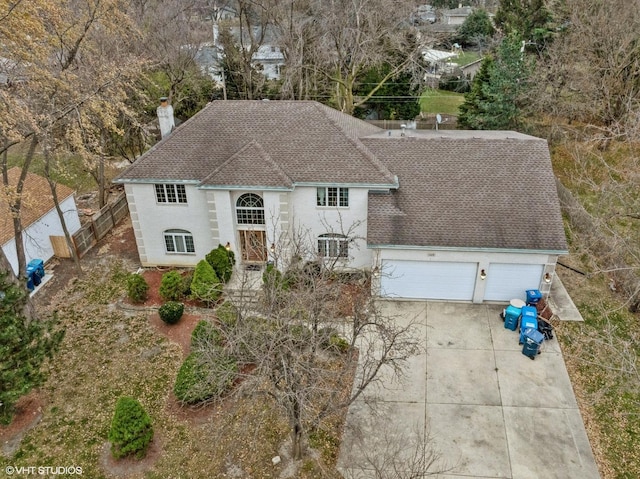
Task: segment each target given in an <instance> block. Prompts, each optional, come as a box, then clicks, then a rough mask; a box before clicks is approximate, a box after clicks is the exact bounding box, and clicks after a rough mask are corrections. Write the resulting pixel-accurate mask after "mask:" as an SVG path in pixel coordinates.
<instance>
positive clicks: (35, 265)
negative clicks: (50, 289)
mask: <svg viewBox="0 0 640 479" xmlns="http://www.w3.org/2000/svg"><path fill="white" fill-rule="evenodd" d="M29 271H34V272H35V273H36V274H37V275H38V276H39V277H40V279H42V278H44V261H42V260H41V259H39V258H35V259H32V260H31V261H29V264H27V274H29Z"/></svg>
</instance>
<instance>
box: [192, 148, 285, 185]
mask: <svg viewBox="0 0 640 479" xmlns="http://www.w3.org/2000/svg"><path fill="white" fill-rule="evenodd" d="M248 185H250V186H251V187H261V188H265V189H270V188H273V189H287V190H290V189H291V188H292V186H293V185H292V183H291V178H289V177H288V176H287V175H286V174H285V173H284V171H282V169H281V168H280V167H279V166H278V165H277V164H276V163H275V162H274V161H273V160H272V159H271V157H270V156H269V155H268V154H267V153H266V152H265V151H264V149H263V148H262V147H261V146H260V145H259V144H258V143H257V142H256V141H255V140H251V141H250V142H249V143H248V144H247V145H246V146H244V147H243V148H241V149H240V150H239V151H238V152H237V153H236V154H234V155H233V156H231V157H230V158H229V159H228V160H227V161H225V162H224V163H223V164H222V165H220V166H219V167H218V168H216V169H215V170H214V172H213V173H211V174H210V175H209V176H207V177H206V178H205V179H204V180H202V182H201V186H204V187H207V186H209V187H218V188H242V187H245V188H246V187H247V186H248Z"/></svg>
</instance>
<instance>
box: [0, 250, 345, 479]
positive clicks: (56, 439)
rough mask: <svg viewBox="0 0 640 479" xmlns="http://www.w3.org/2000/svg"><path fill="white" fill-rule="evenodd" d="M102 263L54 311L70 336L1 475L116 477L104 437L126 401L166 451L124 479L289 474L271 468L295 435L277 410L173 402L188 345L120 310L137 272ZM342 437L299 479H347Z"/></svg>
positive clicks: (252, 402)
mask: <svg viewBox="0 0 640 479" xmlns="http://www.w3.org/2000/svg"><path fill="white" fill-rule="evenodd" d="M97 259H98V261H96V262H95V267H94V268H93V269H90V268H88V267H86V266H85V273H84V276H83V277H82V278H81V279H78V280H77V281H75V282H74V283H73V284H72V285H71V286H70V287H68V288H67V289H66V290H65V291H62V292H61V293H59V294H58V295H57V296H56V298H54V301H53V302H52V305H51V306H49V309H50V310H55V311H56V312H57V315H58V318H59V320H60V322H61V324H62V325H63V326H64V328H65V331H66V333H65V338H64V340H63V343H62V345H61V348H60V351H59V352H58V353H57V354H56V355H55V357H54V360H53V361H52V363H51V364H50V365H49V377H48V379H47V381H46V383H45V384H44V385H43V386H42V387H41V388H40V390H39V392H38V395H39V397H40V402H41V403H42V410H41V414H42V418H41V420H40V421H39V423H38V424H37V426H36V427H34V428H33V429H31V430H30V431H28V432H27V434H26V435H25V437H24V438H23V440H22V442H21V444H20V447H19V448H18V450H17V451H16V452H15V454H14V455H13V457H11V458H7V457H4V456H3V455H2V454H0V468H1V469H2V470H5V468H7V467H8V466H12V467H22V466H24V467H29V466H51V467H55V466H65V467H68V466H76V467H81V468H82V477H85V478H91V479H96V478H97V479H102V478H105V479H106V478H107V477H113V475H111V474H110V473H109V472H107V471H110V472H113V470H110V469H109V467H110V466H109V465H108V457H109V451H108V443H107V434H108V431H109V427H110V423H111V420H112V417H113V413H114V408H115V404H116V401H117V399H118V398H119V397H120V396H123V395H127V396H132V397H134V398H136V399H138V400H139V401H140V403H141V404H142V405H143V407H144V408H145V409H146V411H147V412H148V413H149V415H150V416H151V419H152V423H153V428H154V443H155V442H157V443H158V446H157V448H158V449H159V452H157V453H155V454H154V457H153V459H154V462H153V463H152V464H151V466H152V467H150V468H148V469H147V470H145V471H140V472H133V473H132V474H129V475H127V477H129V478H134V479H140V478H142V477H145V478H147V479H165V478H173V479H200V478H202V479H209V478H219V477H245V478H261V479H263V478H264V479H268V478H273V479H275V478H277V477H279V475H280V473H281V471H282V467H283V466H282V465H281V466H279V467H277V466H274V465H273V464H272V462H271V459H272V458H273V457H274V456H277V455H279V454H282V452H281V451H282V449H281V447H282V445H283V444H284V443H285V441H286V439H287V438H288V437H289V428H288V424H287V421H286V418H283V416H282V414H281V411H280V410H279V409H278V408H277V407H276V406H275V404H274V403H273V401H271V400H270V399H269V398H268V397H267V396H258V395H255V396H254V395H241V394H238V395H235V396H233V397H232V398H231V399H229V400H226V401H223V402H221V403H219V404H212V405H209V406H207V407H206V408H205V409H204V410H203V409H197V410H189V409H183V408H181V407H180V406H179V405H178V404H177V402H176V401H175V399H174V398H173V394H172V390H173V385H174V382H175V378H176V374H177V371H178V369H179V367H180V365H181V363H182V360H183V351H182V348H181V346H180V345H178V344H177V343H175V342H172V341H169V340H168V339H167V338H166V337H165V336H163V335H161V334H159V333H158V331H157V330H156V329H155V328H154V327H153V326H152V325H151V324H150V320H149V315H150V314H151V313H150V312H147V311H140V312H139V313H138V312H128V311H122V310H120V309H118V308H116V307H114V303H115V302H116V301H117V300H118V299H120V298H121V297H122V296H123V294H124V288H123V284H124V278H125V274H126V272H127V271H131V270H132V268H133V269H135V267H134V266H135V265H133V264H128V263H125V262H123V261H121V260H116V259H112V260H111V262H109V256H104V255H103V256H97ZM336 430H337V426H336ZM336 430H331V432H326V433H325V435H323V436H322V440H316V441H314V444H313V446H314V447H316V448H317V450H318V455H317V456H313V457H312V456H307V457H306V458H305V459H304V460H303V463H302V464H300V469H299V471H298V473H297V475H296V478H300V479H314V478H317V479H321V478H322V479H338V478H339V477H340V475H339V473H338V472H337V471H336V469H335V459H336V456H337V445H338V440H337V439H336V437H339V436H335V434H339V433H338V432H336ZM283 464H284V463H283ZM134 465H135V463H134ZM120 467H123V466H120ZM64 477H67V476H64Z"/></svg>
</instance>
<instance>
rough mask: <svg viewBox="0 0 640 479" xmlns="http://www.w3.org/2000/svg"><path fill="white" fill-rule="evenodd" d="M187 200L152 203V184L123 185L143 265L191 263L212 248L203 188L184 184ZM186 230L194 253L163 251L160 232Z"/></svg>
mask: <svg viewBox="0 0 640 479" xmlns="http://www.w3.org/2000/svg"><path fill="white" fill-rule="evenodd" d="M185 190H186V194H187V203H186V204H185V203H158V202H156V195H155V189H154V185H153V184H139V185H138V184H127V185H126V186H125V191H126V193H127V201H128V202H129V208H130V212H131V221H132V224H133V230H134V233H135V236H136V242H137V244H138V251H139V253H140V261H141V263H142V265H143V266H195V265H196V264H197V263H198V261H200V260H201V259H204V257H205V255H206V254H207V253H209V251H211V250H212V249H213V248H214V247H217V246H218V243H217V242H216V243H215V244H214V240H213V238H212V234H211V225H210V223H209V221H208V210H209V203H208V202H207V199H208V198H207V194H206V192H205V191H202V190H199V189H198V188H197V187H196V186H195V185H186V187H185ZM168 229H180V230H186V231H188V232H190V233H191V234H192V235H193V241H194V246H195V253H167V252H166V250H165V243H164V232H165V231H166V230H168Z"/></svg>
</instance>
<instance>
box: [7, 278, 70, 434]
mask: <svg viewBox="0 0 640 479" xmlns="http://www.w3.org/2000/svg"><path fill="white" fill-rule="evenodd" d="M26 302H27V292H26V289H24V288H21V287H20V286H18V285H16V284H15V283H13V282H12V281H10V279H9V275H8V274H7V272H6V271H4V270H0V424H7V423H9V422H10V421H11V418H12V417H13V413H14V408H15V404H16V402H17V401H18V399H19V398H20V397H21V396H23V395H25V394H27V393H28V392H29V391H30V390H31V389H32V388H33V387H35V386H38V385H39V384H41V382H42V381H43V379H44V374H43V373H42V370H41V366H42V363H43V362H44V360H45V359H46V358H47V357H50V356H51V355H52V354H53V352H54V351H55V349H56V348H57V346H58V344H59V343H60V341H61V340H62V334H63V332H62V331H54V330H53V322H51V321H39V320H36V319H27V318H25V317H24V315H23V311H24V307H25V304H26Z"/></svg>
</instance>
